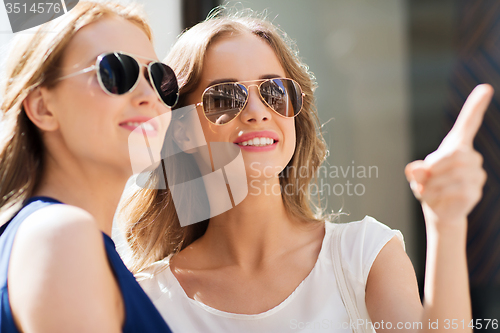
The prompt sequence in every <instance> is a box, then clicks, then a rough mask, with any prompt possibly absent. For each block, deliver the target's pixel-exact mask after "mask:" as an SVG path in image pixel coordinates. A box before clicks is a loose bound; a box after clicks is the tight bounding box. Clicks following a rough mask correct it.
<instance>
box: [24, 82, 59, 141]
mask: <svg viewBox="0 0 500 333" xmlns="http://www.w3.org/2000/svg"><path fill="white" fill-rule="evenodd" d="M46 93H47V91H46V89H45V88H42V87H36V88H35V89H33V90H32V91H31V92H30V93H29V94H28V96H27V97H26V98H25V99H24V101H23V107H24V111H25V112H26V115H27V116H28V118H29V119H30V120H31V121H32V122H33V124H35V125H36V126H37V127H38V128H40V129H41V130H44V131H47V132H50V131H55V130H57V129H58V128H59V122H58V121H57V118H56V117H55V114H54V113H53V112H52V111H51V110H50V109H49V107H47V104H48V103H47V98H48V96H47V94H46Z"/></svg>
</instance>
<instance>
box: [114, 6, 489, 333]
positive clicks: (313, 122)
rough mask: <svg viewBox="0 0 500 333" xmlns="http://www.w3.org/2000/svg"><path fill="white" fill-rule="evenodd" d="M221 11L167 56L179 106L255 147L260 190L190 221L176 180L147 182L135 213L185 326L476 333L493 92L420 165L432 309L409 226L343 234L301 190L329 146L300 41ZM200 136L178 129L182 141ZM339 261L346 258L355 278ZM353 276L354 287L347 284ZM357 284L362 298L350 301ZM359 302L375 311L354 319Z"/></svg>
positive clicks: (147, 269) (416, 184) (136, 232)
mask: <svg viewBox="0 0 500 333" xmlns="http://www.w3.org/2000/svg"><path fill="white" fill-rule="evenodd" d="M218 14H219V15H215V16H214V17H212V18H209V19H207V21H205V22H202V23H200V24H198V25H196V26H194V27H193V28H191V29H190V30H188V31H187V32H185V33H184V34H183V35H182V36H181V37H180V39H179V40H178V41H177V43H176V44H175V45H174V47H173V49H172V50H171V53H170V54H169V56H168V57H167V59H166V62H167V63H168V64H170V65H171V66H172V68H173V69H174V70H175V71H176V73H178V77H179V82H180V99H179V104H178V105H179V106H188V105H195V106H196V108H197V112H198V116H199V121H200V123H201V128H202V130H203V133H202V134H203V135H204V138H205V139H206V141H207V142H228V143H233V144H237V145H238V147H239V148H240V149H241V153H242V156H243V159H244V165H245V171H246V178H247V179H246V180H245V181H247V182H248V187H249V193H248V195H247V196H246V198H245V199H244V200H243V201H242V202H241V203H239V204H237V205H236V206H235V207H234V208H232V209H230V210H228V211H226V212H224V213H222V214H220V215H217V216H213V217H211V218H210V219H208V220H206V221H203V222H201V223H196V224H190V225H187V226H185V227H181V224H180V223H179V222H180V221H179V217H178V214H177V213H176V209H175V208H176V207H175V206H174V202H173V200H172V197H173V195H172V193H171V191H170V190H169V189H168V188H167V189H166V190H161V189H158V190H151V189H141V190H138V191H137V192H136V193H135V194H134V195H133V196H131V197H130V198H129V200H128V205H126V206H125V207H126V210H124V212H125V213H124V216H125V217H126V218H127V222H128V223H127V228H126V230H127V239H128V240H129V244H130V245H131V248H132V251H133V252H134V256H133V259H134V260H133V262H132V266H131V268H132V271H134V272H135V273H138V274H137V275H136V276H137V277H138V278H139V280H140V283H141V285H142V286H143V287H144V289H145V290H146V292H147V293H148V294H149V296H150V297H151V298H152V300H153V302H154V303H155V305H156V306H157V308H158V309H159V311H160V312H161V313H162V315H163V316H164V318H165V319H166V320H167V321H168V322H169V324H170V325H171V327H172V330H173V331H174V332H187V331H189V332H240V333H241V332H288V331H292V332H293V331H297V330H301V329H304V330H307V331H308V332H309V331H311V332H316V331H317V332H323V331H326V332H331V331H338V332H340V331H345V332H347V331H350V330H351V329H352V330H353V331H356V332H362V331H373V330H374V329H376V330H377V332H383V331H391V330H392V329H397V328H399V329H409V330H415V331H417V330H423V331H433V332H438V331H439V332H448V331H449V330H447V328H450V327H451V326H450V327H447V326H446V320H448V321H449V324H450V325H451V324H452V323H457V329H458V330H459V331H470V328H469V327H468V324H469V322H470V320H471V312H470V299H469V294H468V282H467V276H468V274H467V263H466V257H465V245H466V244H465V240H466V229H467V214H468V213H469V212H470V210H471V209H472V208H473V207H474V205H475V204H476V203H477V202H478V200H479V198H480V197H481V188H482V186H483V184H484V180H485V172H484V171H483V170H482V167H481V163H482V162H481V156H480V155H479V154H478V153H477V152H476V151H474V149H473V148H472V140H473V138H474V135H475V132H476V131H477V129H478V128H479V126H480V124H481V121H482V115H483V113H484V111H485V110H486V107H487V105H488V103H489V100H490V98H491V96H492V89H491V87H490V86H488V85H483V86H480V87H478V88H477V89H476V90H475V91H474V92H473V94H471V96H470V98H469V100H468V101H467V103H466V104H465V105H464V108H463V110H462V114H461V115H460V117H459V119H458V120H457V123H456V125H455V127H454V128H453V130H452V131H451V132H450V133H449V135H448V136H447V137H446V139H445V140H444V141H443V143H442V145H441V146H440V147H439V149H438V150H437V151H436V152H434V153H432V154H431V155H429V156H428V157H427V158H426V159H425V160H424V161H416V162H413V163H410V164H409V165H408V166H407V168H406V175H407V177H408V180H409V181H410V184H411V187H412V189H413V191H414V193H415V194H416V195H417V197H418V198H419V199H420V201H421V203H422V208H423V211H424V215H425V219H426V226H427V236H428V238H427V268H426V285H425V300H424V304H423V306H422V304H421V302H420V298H419V294H418V288H417V282H416V278H415V273H414V270H413V267H412V265H411V262H410V260H409V258H408V257H407V255H406V254H405V252H404V247H403V244H402V237H401V235H400V233H399V232H398V231H394V230H391V229H389V228H388V227H386V226H385V225H383V224H381V223H379V222H377V221H376V220H375V219H373V218H370V217H365V218H364V219H363V220H362V221H358V222H352V223H349V224H347V225H345V227H343V232H342V233H341V234H338V235H340V236H338V235H337V234H336V230H339V229H338V228H341V227H340V225H337V224H333V223H330V222H328V221H327V217H325V216H321V215H320V214H314V213H313V211H312V209H311V205H310V200H309V199H310V194H309V193H304V191H303V190H300V189H301V188H305V189H307V188H308V186H307V184H309V182H310V181H311V179H312V177H313V176H314V174H315V172H316V170H317V168H318V167H319V165H320V164H321V162H322V161H323V159H324V157H325V152H326V149H325V143H324V141H323V139H322V137H321V135H320V134H319V132H318V126H317V115H316V112H315V107H314V97H313V88H314V87H315V83H314V78H313V76H312V75H311V73H309V72H308V71H307V67H306V66H305V65H304V64H303V63H301V62H300V60H299V58H298V56H297V55H296V54H295V53H294V52H293V50H294V49H295V48H294V47H293V44H291V43H290V41H287V40H286V39H285V38H284V37H282V35H281V34H280V33H279V32H278V30H277V29H276V28H275V27H274V26H273V25H272V24H271V23H269V22H267V21H265V20H262V19H259V18H255V17H252V16H251V15H245V14H244V13H243V14H241V15H235V16H230V15H224V13H218ZM174 117H175V111H174ZM181 121H182V120H181ZM169 131H170V130H169ZM195 134H198V135H200V133H194V132H192V131H190V130H189V129H188V130H185V131H184V132H183V131H176V130H174V131H173V137H174V139H175V142H176V144H178V145H179V146H181V147H182V146H183V145H184V144H185V143H187V142H191V141H193V140H195V139H196V138H195ZM196 150H197V149H191V150H189V151H186V155H187V154H192V155H195V154H196ZM197 161H198V162H199V160H197ZM269 170H271V171H272V172H269ZM297 170H301V173H300V174H297V173H296V171H297ZM303 170H308V174H307V175H305V174H304V172H303ZM151 177H152V178H151V180H152V181H155V179H156V178H155V177H156V176H155V175H154V174H153V175H152V176H151ZM167 181H170V180H169V179H167ZM304 185H305V187H304ZM276 188H278V189H280V190H279V191H277V190H275V189H276ZM269 189H274V190H269ZM221 195H222V194H221ZM215 199H217V198H211V197H209V198H208V200H209V201H212V200H215ZM211 203H212V202H211ZM188 208H189V209H195V208H196V204H193V206H192V207H188ZM388 208H389V207H388ZM325 221H326V222H325ZM334 235H337V236H335V237H337V238H333V237H334ZM336 256H340V259H338V261H335V260H336V259H335V260H334V258H335V257H336ZM334 262H337V263H338V262H340V263H341V267H342V270H343V273H342V274H341V275H336V272H335V269H336V267H339V266H336V265H335V264H334ZM341 276H344V277H345V279H346V281H347V284H346V285H348V287H346V286H344V285H341V284H339V285H338V284H337V283H340V282H341V280H342V279H341V278H340V277H341ZM345 288H350V290H351V291H352V293H351V295H350V296H346V294H343V296H342V294H341V292H342V291H343V290H344V289H345ZM348 300H350V301H348ZM351 302H352V303H354V305H355V306H354V308H355V311H356V312H357V313H358V315H359V316H358V318H360V319H361V322H356V321H355V322H354V326H352V325H351V324H350V322H349V320H351V319H352V318H354V315H353V312H351V310H352V309H353V308H352V305H349V304H348V303H351ZM368 318H369V319H371V322H372V323H373V325H372V326H370V325H369V324H368V322H367V321H365V320H368ZM430 322H439V327H437V328H436V327H435V326H433V327H430V326H429V323H430ZM383 323H385V325H383ZM389 323H390V326H389ZM398 323H403V326H401V325H400V326H398ZM407 323H410V324H411V323H417V324H416V326H415V324H414V325H413V326H411V327H410V328H408V326H407ZM418 323H421V324H418ZM462 324H464V325H462ZM356 325H358V326H356ZM458 325H460V326H458Z"/></svg>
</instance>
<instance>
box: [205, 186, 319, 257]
mask: <svg viewBox="0 0 500 333" xmlns="http://www.w3.org/2000/svg"><path fill="white" fill-rule="evenodd" d="M271 183H275V182H274V181H273V182H271ZM254 185H255V183H254ZM262 185H263V186H264V184H262ZM265 186H266V187H267V188H268V190H267V191H264V188H263V187H262V188H261V191H255V187H254V188H253V190H254V191H252V190H250V189H249V194H248V195H247V197H246V198H245V199H244V200H243V201H242V202H241V203H240V204H238V205H237V206H235V207H234V208H232V209H230V210H229V211H227V212H225V213H223V214H220V215H218V216H215V217H213V218H211V219H210V222H209V225H208V229H207V231H206V233H205V235H204V236H203V237H202V238H201V239H200V242H201V244H200V245H202V246H203V247H205V248H208V249H210V252H211V254H213V255H216V256H219V258H221V260H223V261H225V262H226V263H227V262H232V263H237V264H239V265H251V266H255V265H259V263H261V262H262V261H263V260H266V258H272V257H275V256H279V255H281V254H282V253H283V251H286V250H287V249H290V248H291V247H293V243H294V242H299V243H300V241H299V239H300V237H301V236H302V235H303V231H304V228H306V230H307V229H308V228H307V227H305V226H304V224H302V223H301V221H298V219H296V218H293V217H292V216H291V215H290V214H289V213H287V211H286V209H285V205H284V203H283V199H282V197H281V194H280V192H279V191H276V190H275V191H274V193H273V192H272V191H270V190H269V188H270V184H269V183H267V185H265ZM278 188H279V182H278ZM257 193H259V194H257ZM314 229H317V228H314ZM311 231H312V230H311Z"/></svg>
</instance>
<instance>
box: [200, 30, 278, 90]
mask: <svg viewBox="0 0 500 333" xmlns="http://www.w3.org/2000/svg"><path fill="white" fill-rule="evenodd" d="M270 74H278V75H281V76H284V75H285V71H284V69H283V66H282V65H281V63H280V61H279V59H278V57H277V55H276V53H275V52H274V50H273V49H272V48H271V46H270V45H269V44H268V43H267V41H266V40H264V39H263V38H261V37H258V36H256V35H254V34H251V33H243V34H238V35H232V36H224V37H220V38H219V39H217V41H216V42H214V43H213V44H211V45H210V47H209V48H208V50H207V54H206V56H205V60H204V66H203V74H202V77H203V79H207V80H208V79H209V80H210V81H212V80H214V79H217V78H220V77H228V78H235V79H237V80H255V79H258V78H259V77H262V76H265V75H270Z"/></svg>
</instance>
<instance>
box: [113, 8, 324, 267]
mask: <svg viewBox="0 0 500 333" xmlns="http://www.w3.org/2000/svg"><path fill="white" fill-rule="evenodd" d="M248 32H250V33H252V34H254V35H256V36H258V37H259V38H262V39H263V40H265V41H266V42H267V43H268V44H269V45H270V46H271V48H272V49H273V50H274V52H275V53H276V55H277V57H278V59H279V61H280V63H281V65H282V66H283V68H284V69H285V72H286V74H287V76H288V77H290V78H292V79H294V80H295V81H297V82H298V83H299V84H300V86H301V87H302V90H303V92H304V93H305V96H304V103H303V108H302V111H301V113H300V114H299V115H298V116H297V117H296V118H295V131H296V137H297V143H296V147H295V152H294V155H293V157H292V159H291V160H290V162H289V163H288V165H287V166H286V167H285V169H284V170H283V171H282V172H281V174H280V185H281V188H285V186H287V185H288V187H286V188H287V189H288V188H289V187H292V188H293V191H291V192H292V193H293V194H292V195H288V194H286V193H284V192H283V191H282V198H283V202H284V205H285V208H286V209H287V211H288V212H289V214H290V215H291V216H293V217H296V218H298V219H300V220H302V221H307V222H318V221H320V219H322V210H321V209H320V208H319V201H318V202H317V203H316V204H315V203H313V202H312V198H311V196H310V193H309V191H308V190H305V191H300V190H299V189H300V188H304V187H305V188H306V189H307V188H308V185H309V183H310V182H311V180H312V179H313V177H314V176H315V174H316V171H317V168H318V167H319V166H320V164H321V163H322V162H323V160H324V159H325V155H326V145H325V141H324V139H323V137H322V135H321V133H320V132H319V127H318V117H317V112H316V106H315V101H314V95H313V92H314V89H315V88H316V83H315V78H314V76H313V74H312V73H311V72H310V71H309V69H308V67H307V66H306V65H305V64H304V63H302V62H301V60H300V58H299V56H298V51H297V48H296V45H295V43H294V42H293V41H291V40H290V39H289V38H288V37H287V36H286V34H285V33H284V32H282V31H280V30H279V29H278V28H276V27H275V26H274V25H273V24H272V23H271V22H269V21H267V20H266V19H264V18H262V17H261V16H258V15H255V14H253V12H251V11H250V10H243V11H238V12H236V13H231V12H230V11H229V12H228V11H227V10H225V9H224V8H221V7H219V8H218V9H216V10H215V11H214V12H212V14H211V15H209V17H208V18H207V19H206V20H205V21H204V22H202V23H199V24H197V25H196V26H194V27H193V28H191V29H189V30H187V31H186V32H184V33H183V34H182V35H181V36H180V38H179V40H178V41H177V42H176V43H175V45H174V46H173V47H172V50H171V52H170V53H169V55H168V56H167V58H166V59H165V62H166V63H167V64H168V65H169V66H171V67H172V69H173V70H174V71H175V73H176V75H177V78H178V80H179V87H180V97H179V102H178V104H177V107H178V108H179V107H183V106H186V105H187V102H186V98H187V96H189V94H191V93H192V92H193V91H195V90H196V88H197V86H198V84H199V81H200V78H201V74H202V71H203V65H204V64H203V60H204V58H205V54H206V52H207V50H208V48H209V47H210V45H211V44H212V43H214V42H215V41H216V40H217V39H219V38H223V37H224V36H227V35H236V34H241V33H248ZM171 127H172V125H171ZM167 135H168V134H167ZM301 167H302V168H301ZM304 167H305V170H307V172H306V173H307V174H303V173H302V172H301V174H300V177H299V176H298V175H297V172H296V171H297V170H301V171H302V170H304ZM161 175H162V173H161V170H158V169H157V171H155V172H153V173H152V175H151V177H150V183H155V182H157V181H158V179H159V178H160V177H161ZM151 188H152V187H151V186H149V189H147V188H142V189H138V190H137V191H135V192H134V193H132V194H131V195H129V197H128V198H126V200H125V201H124V203H123V204H122V207H121V213H120V220H121V223H122V226H123V227H124V228H125V230H124V231H125V234H126V239H127V241H128V244H129V246H130V247H131V250H132V257H131V258H130V260H129V261H130V262H129V268H130V269H131V270H132V272H139V271H140V270H141V269H144V268H146V267H147V266H148V265H150V264H151V263H153V262H155V261H157V260H161V259H163V258H165V257H166V256H168V255H170V254H172V253H176V252H178V251H181V250H182V249H184V248H185V247H186V246H188V245H189V244H191V243H192V242H193V241H195V240H196V239H197V238H199V237H201V236H202V235H203V234H204V233H205V231H206V228H207V226H208V220H206V221H203V222H199V223H196V224H192V225H188V226H186V227H181V226H180V223H179V219H178V217H177V214H176V212H175V207H174V205H173V200H172V195H171V192H170V190H169V189H168V188H167V189H166V190H154V189H151ZM286 192H288V191H286ZM313 210H316V212H313Z"/></svg>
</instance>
